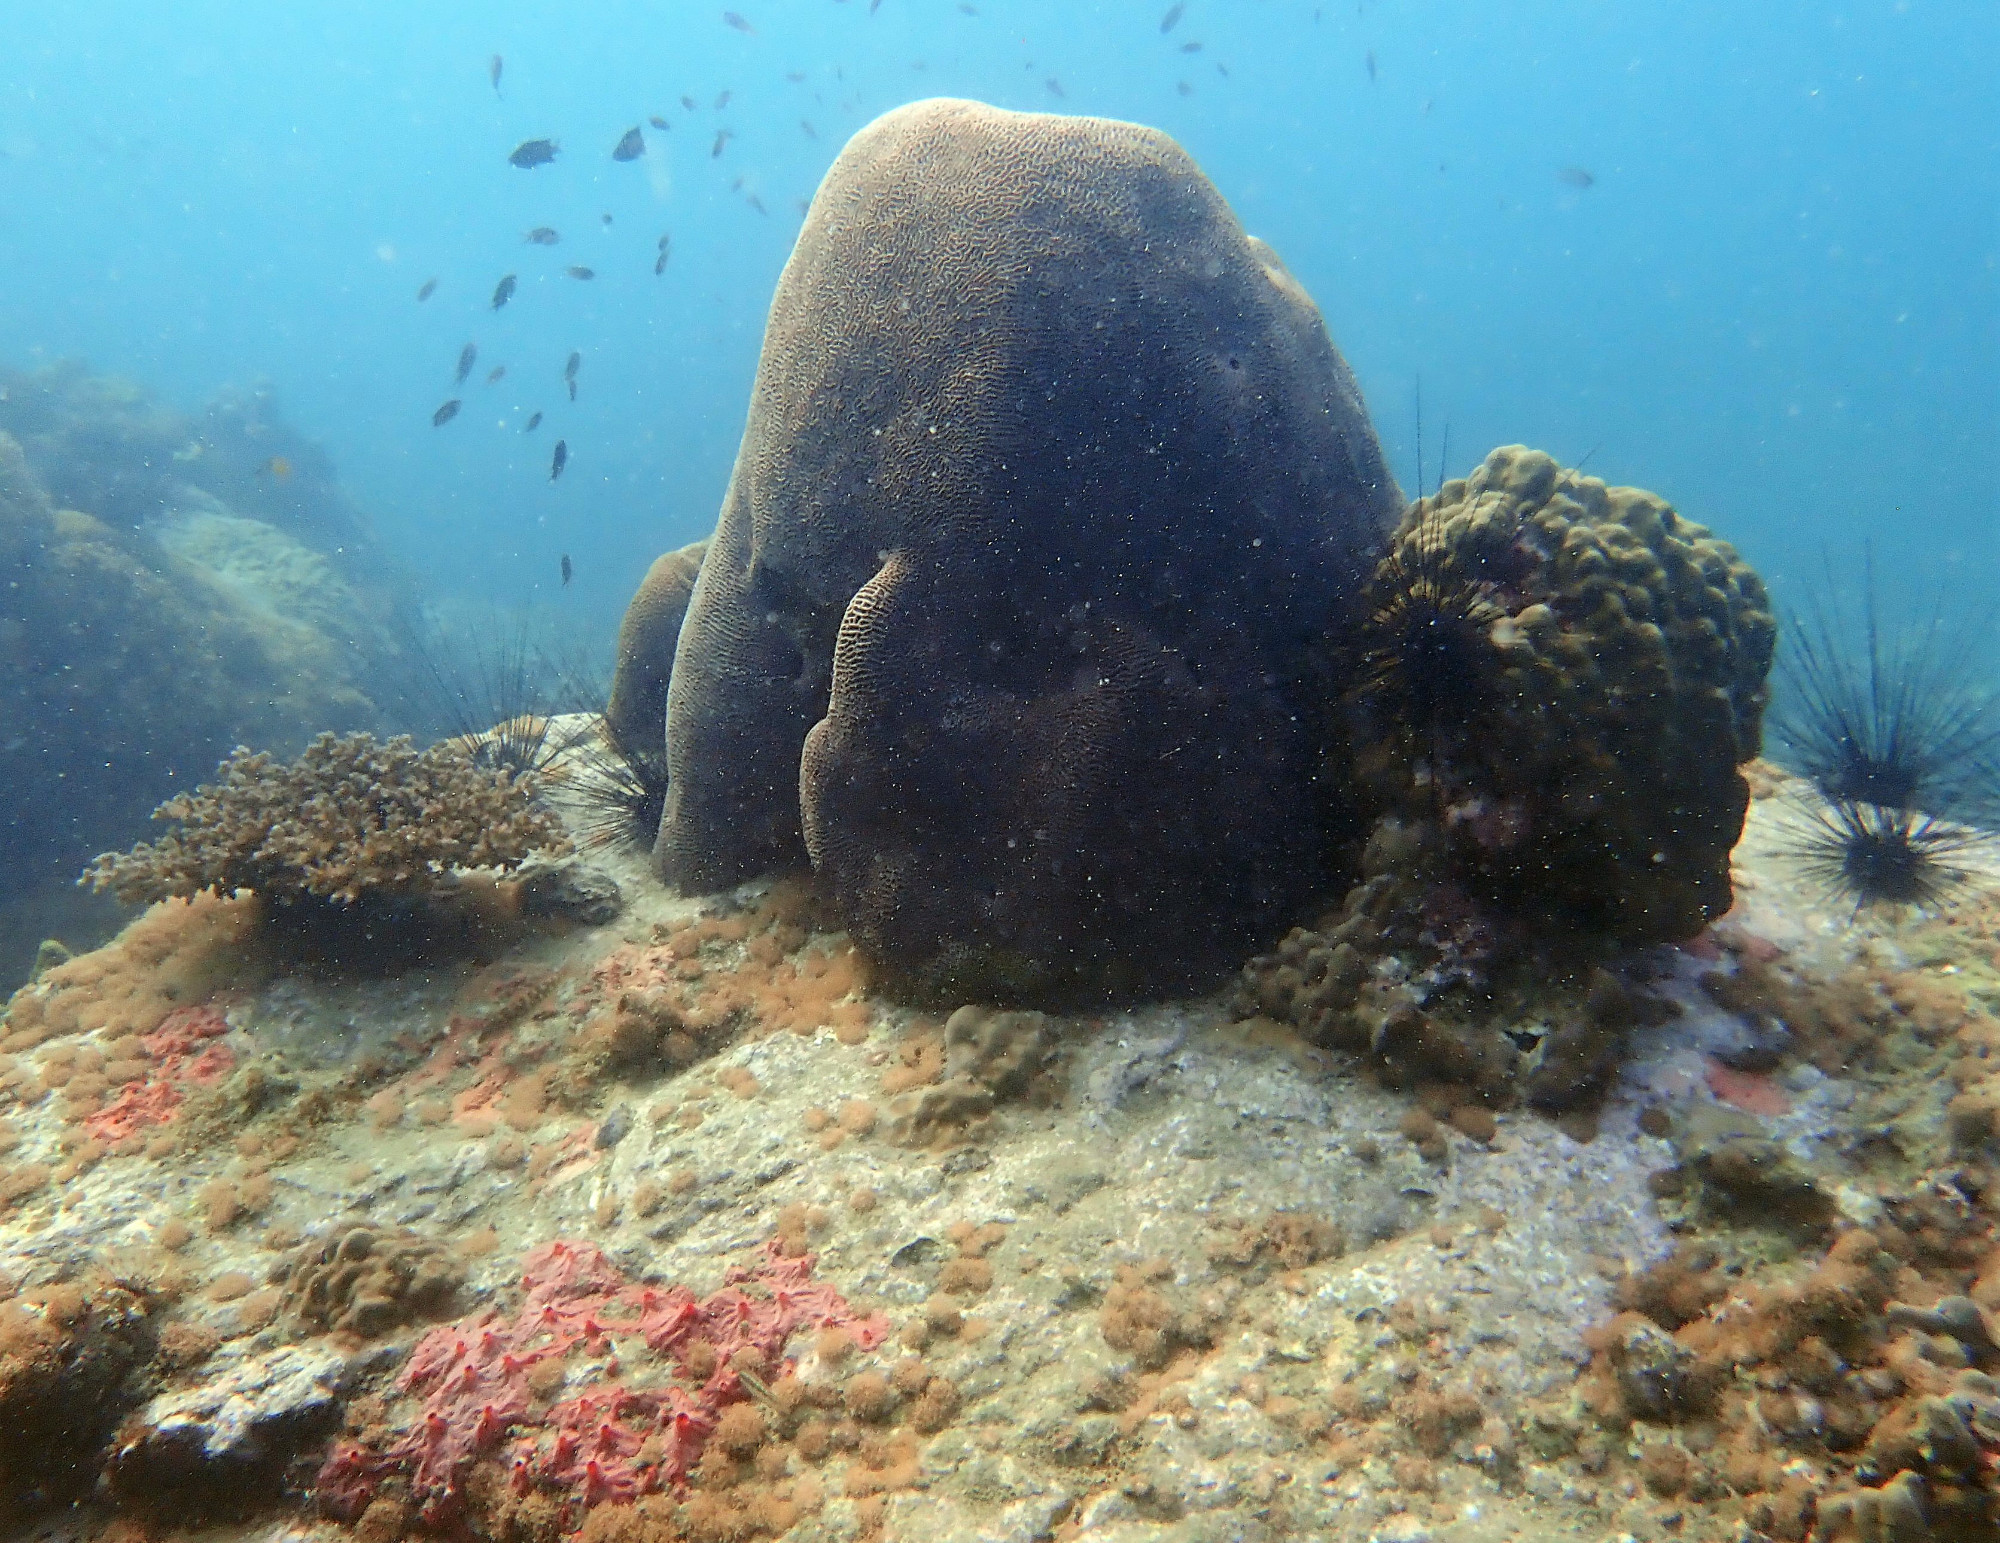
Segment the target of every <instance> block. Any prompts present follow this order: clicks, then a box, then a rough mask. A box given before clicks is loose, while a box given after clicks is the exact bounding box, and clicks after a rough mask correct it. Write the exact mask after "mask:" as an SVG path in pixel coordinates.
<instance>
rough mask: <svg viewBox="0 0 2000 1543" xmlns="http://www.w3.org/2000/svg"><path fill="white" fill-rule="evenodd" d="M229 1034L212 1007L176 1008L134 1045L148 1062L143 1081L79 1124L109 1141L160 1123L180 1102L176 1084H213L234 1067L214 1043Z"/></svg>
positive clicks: (225, 1048)
mask: <svg viewBox="0 0 2000 1543" xmlns="http://www.w3.org/2000/svg"><path fill="white" fill-rule="evenodd" d="M228 1032H229V1020H228V1019H226V1018H224V1017H223V1016H222V1014H221V1012H219V1011H218V1010H217V1009H215V1008H213V1007H181V1008H176V1009H175V1010H174V1011H173V1012H170V1013H168V1014H167V1016H166V1017H165V1018H162V1019H161V1020H160V1026H159V1027H158V1028H157V1029H155V1030H153V1032H152V1033H150V1034H148V1035H145V1036H144V1037H143V1038H142V1039H141V1040H140V1041H139V1043H140V1044H141V1045H143V1046H145V1049H146V1056H147V1059H148V1060H150V1061H151V1062H152V1063H153V1069H152V1072H151V1074H150V1075H149V1076H148V1077H147V1078H146V1079H145V1080H144V1081H143V1082H133V1083H128V1084H126V1086H125V1088H124V1090H123V1091H122V1092H121V1093H119V1095H118V1096H117V1097H116V1098H114V1099H113V1100H112V1101H111V1102H110V1103H108V1104H106V1105H105V1106H104V1107H103V1108H102V1109H100V1110H98V1111H97V1112H96V1113H95V1114H93V1115H91V1116H89V1117H88V1118H87V1119H86V1120H85V1121H84V1122H83V1128H84V1129H85V1130H86V1131H87V1132H89V1134H91V1135H92V1136H95V1137H96V1138H97V1139H98V1140H99V1141H102V1142H105V1143H107V1144H112V1145H115V1144H116V1143H118V1142H121V1141H124V1140H126V1139H127V1138H129V1137H132V1136H136V1135H137V1134H139V1132H141V1131H143V1130H144V1129H146V1127H147V1126H149V1125H164V1124H165V1123H166V1122H167V1121H168V1120H171V1119H172V1118H173V1117H174V1111H175V1110H177V1109H179V1108H180V1105H181V1098H182V1093H181V1086H182V1085H183V1084H186V1083H190V1082H193V1083H207V1082H214V1081H215V1080H216V1079H217V1078H218V1077H222V1076H225V1075H227V1074H228V1073H229V1071H230V1070H231V1069H232V1068H233V1067H234V1066H235V1065H236V1057H235V1055H234V1054H232V1053H231V1051H230V1049H229V1047H228V1046H227V1045H219V1044H214V1043H212V1041H214V1040H217V1039H220V1038H221V1037H222V1036H223V1035H224V1034H227V1033H228Z"/></svg>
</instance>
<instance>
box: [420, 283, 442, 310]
mask: <svg viewBox="0 0 2000 1543" xmlns="http://www.w3.org/2000/svg"><path fill="white" fill-rule="evenodd" d="M437 289H438V281H437V280H436V279H425V280H424V281H423V283H422V284H420V285H418V286H417V304H418V305H422V304H423V303H424V302H425V301H426V300H428V299H430V297H431V296H432V295H434V294H436V293H437Z"/></svg>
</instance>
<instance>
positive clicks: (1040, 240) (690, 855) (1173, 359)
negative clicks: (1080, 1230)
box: [642, 100, 1399, 998]
mask: <svg viewBox="0 0 2000 1543" xmlns="http://www.w3.org/2000/svg"><path fill="white" fill-rule="evenodd" d="M1398 497H1399V495H1398V493H1397V490H1396V487H1395V484H1394V481H1393V479H1392V478H1391V477H1390V475H1389V473H1388V471H1387V469H1386V468H1385V466H1384V465H1383V461H1382V457H1381V453H1380V449H1379V447H1378V445H1377V443H1376V440H1375V436H1374V432H1373V430H1372V428H1371V427H1370V425H1369V423H1368V419H1367V416H1366V412H1365V409H1364V407H1363V405H1362V402H1361V398H1360V394H1359V392H1358V390H1357V389H1356V387H1355V384H1354V380H1353V377H1352V375H1351V374H1350V373H1349V371H1348V369H1347V367H1346V365H1345V363H1344V362H1343V361H1342V360H1341V358H1340V355H1339V354H1338V353H1337V352H1336V350H1335V349H1334V347H1333V344H1332V341H1331V340H1330V339H1329V337H1328V336H1327V332H1326V329H1325V326H1324V325H1323V323H1322V322H1321V319H1320V316H1319V313H1318V312H1317V310H1315V308H1314V307H1313V305H1312V302H1311V300H1310V299H1309V298H1308V297H1307V295H1306V294H1305V292H1304V290H1303V289H1302V288H1301V287H1300V286H1299V284H1298V283H1297V282H1296V280H1294V279H1293V278H1292V277H1291V275H1290V274H1289V273H1288V272H1287V271H1286V270H1285V268H1284V267H1283V265H1282V264H1281V263H1280V262H1279V261H1278V260H1277V258H1276V257H1275V255H1274V254H1273V253H1272V252H1271V251H1270V249H1269V248H1268V247H1266V246H1264V245H1263V244H1262V243H1261V242H1258V241H1256V240H1254V239H1252V238H1250V237H1248V236H1246V235H1245V234H1244V232H1243V230H1242V228H1241V227H1240V226H1239V225H1238V223H1237V221H1236V219H1235V217H1234V216H1233V215H1232V214H1231V212H1230V211H1229V209H1228V207H1227V205H1226V204H1225V203H1224V202H1223V200H1222V198H1221V196H1220V194H1219V193H1218V192H1217V191H1216V190H1215V188H1214V187H1213V186H1212V185H1211V184H1210V183H1209V181H1208V180H1207V179H1206V178H1205V177H1204V176H1202V174H1201V172H1200V170H1199V168H1197V167H1196V166H1195V165H1194V163H1193V162H1192V160H1190V159H1189V157H1188V156H1187V154H1186V153H1185V152H1184V151H1183V150H1182V149H1181V148H1180V147H1179V146H1178V145H1176V144H1175V143H1174V142H1173V141H1172V140H1170V139H1169V138H1167V137H1166V136H1165V135H1163V134H1160V133H1158V132H1156V131H1153V130H1150V129H1146V128H1142V127H1139V126H1136V125H1131V124H1124V123H1117V122H1111V121H1107V120H1103V119H1094V118H1079V117H1060V116H1054V115H1047V114H1038V113H1013V112H1003V111H999V110H997V109H994V108H990V107H986V106H983V105H980V104H978V103H973V102H964V101H949V100H939V101H928V102H920V103H917V104H914V105H912V106H909V107H905V108H901V109H898V110H897V111H895V112H892V113H889V114H887V115H886V116H884V117H882V118H880V119H878V120H877V121H876V122H875V123H873V124H871V125H870V126H869V127H867V128H865V129H863V130H862V131H861V132H860V133H859V134H857V135H856V136H855V138H854V139H853V140H852V141H851V142H850V143H849V145H848V146H847V148H846V149H845V150H844V151H843V152H842V154H841V156H840V158H839V160H838V161H836V163H835V164H834V167H833V169H832V170H831V171H830V172H829V173H828V175H827V178H826V181H825V183H824V184H823V185H822V187H821V189H820V191H819V194H818V196H817V198H816V199H815V200H814V203H813V205H812V208H811V210H810V212H809V213H808V215H807V217H806V222H805V227H804V229H803V231H802V232H801V234H800V237H799V242H798V246H797V248H796V249H795V251H794V252H793V254H792V257H791V260H790V262H789V263H788V265H787V267H786V269H785V273H784V276H783V277H782V279H781V280H780V282H779V286H778V291H777V295H776V298H775V300H774V301H773V304H772V309H771V315H770V320H769V323H768V326H767V329H766V333H765V338H764V347H763V354H762V357H761V359H760V361H759V366H758V374H757V381H756V386H755V389H754V391H753V394H752V399H751V404H750V414H749V421H748V424H747V427H746V429H745V432H744V436H743V443H742V448H741V450H740V452H739V454H738V458H737V464H736V469H735V474H734V476H733V478H732V480H731V484H730V488H729V491H728V494H727V496H726V499H725V502H724V506H723V511H722V516H721V521H720V524H719V527H718V529H717V531H716V534H715V538H714V540H713V541H712V542H711V544H710V546H709V548H708V552H707V555H706V557H705V559H704V560H703V562H702V566H701V570H700V576H699V578H698V579H697V581H696V583H695V586H694V592H693V595H692V598H691V600H690V601H689V605H688V610H687V616H686V620H685V623H684V624H683V626H682V627H681V628H680V637H679V647H678V652H677V654H676V656H675V660H674V668H673V672H672V680H671V685H670V687H669V690H668V694H667V724H666V733H667V749H668V760H669V769H670V772H671V782H670V790H669V793H668V798H667V805H666V811H665V817H664V819H663V822H662V826H661V831H660V838H659V842H658V847H657V851H656V857H657V861H658V864H659V867H660V869H661V871H662V873H663V874H664V876H665V877H666V878H667V879H668V880H669V881H670V882H672V883H675V884H677V885H679V886H681V887H682V888H684V889H690V890H709V889H716V888H720V887H723V886H726V885H730V884H734V883H737V882H739V881H741V880H744V879H747V878H750V877H753V876H755V875H757V874H759V873H762V872H768V871H772V870H781V869H785V868H789V867H798V866H801V865H803V863H804V862H805V861H807V860H808V858H809V859H810V861H811V862H812V864H813V866H814V868H815V869H816V870H817V872H818V875H819V877H820V880H821V882H822V885H823V886H824V888H825V889H826V890H827V891H828V893H829V894H830V895H831V897H832V899H833V901H834V903H835V905H836V907H837V909H838V912H839V914H840V915H841V916H842V918H843V919H844V920H845V922H846V923H847V924H848V926H849V927H850V928H851V929H852V931H853V932H854V934H855V936H856V937H857V938H858V939H860V940H861V941H862V942H863V943H864V945H865V946H866V947H867V948H868V949H869V950H870V951H871V952H872V953H873V954H875V955H876V956H877V957H878V958H880V959H882V960H884V961H886V962H887V963H888V964H889V965H891V966H892V967H893V968H895V969H896V970H898V971H900V972H901V973H902V974H903V975H905V976H906V977H907V978H909V979H911V980H912V981H914V982H915V983H916V984H917V985H918V986H919V987H920V988H926V989H929V990H930V991H932V992H933V993H934V994H937V995H940V996H942V995H946V994H947V993H950V992H952V991H954V990H961V991H962V990H964V989H965V988H967V987H969V986H977V987H978V988H979V989H981V990H983V991H985V992H987V993H990V994H994V995H1003V996H1013V997H1017V998H1027V997H1035V996H1046V995H1057V994H1061V993H1062V992H1063V991H1065V990H1067V989H1072V988H1075V987H1079V986H1081V987H1087V988H1091V989H1105V988H1111V989H1117V988H1120V987H1125V988H1130V987H1133V986H1135V985H1137V984H1139V983H1141V982H1143V983H1145V984H1147V985H1152V986H1159V985H1163V984H1164V985H1171V984H1172V983H1173V982H1174V981H1175V980H1177V979H1181V980H1185V979H1195V978H1200V977H1202V976H1204V975H1210V974H1213V973H1215V972H1217V971H1219V970H1221V969H1224V968H1226V967H1227V965H1228V963H1229V962H1230V960H1231V959H1232V957H1240V954H1241V951H1242V949H1243V947H1244V946H1245V944H1246V943H1247V942H1249V941H1250V940H1251V939H1253V938H1255V937H1256V936H1257V935H1258V934H1260V933H1268V931H1269V930H1270V929H1272V928H1273V927H1274V926H1276V925H1279V924H1281V921H1282V918H1283V917H1284V916H1285V914H1286V913H1287V912H1288V911H1290V910H1293V909H1295V908H1296V907H1297V906H1298V905H1299V904H1300V903H1301V901H1302V899H1303V897H1305V896H1307V895H1309V894H1310V893H1311V892H1312V891H1313V890H1314V888H1315V887H1317V886H1318V885H1320V884H1322V883H1324V881H1325V878H1326V874H1325V872H1324V863H1323V861H1322V860H1321V858H1320V855H1319V854H1320V851H1321V849H1322V847H1323V846H1324V842H1323V841H1321V840H1320V839H1319V832H1318V830H1317V828H1316V827H1317V826H1318V825H1320V824H1322V823H1324V822H1325V821H1326V819H1327V818H1328V816H1327V815H1326V813H1325V806H1326V804H1327V802H1328V801H1327V800H1326V799H1325V798H1324V797H1322V796H1321V795H1320V794H1319V793H1318V792H1317V791H1316V774H1317V768H1318V756H1319V746H1320V744H1321V743H1322V738H1323V736H1321V735H1320V734H1319V733H1317V732H1316V723H1315V712H1316V709H1315V703H1314V695H1315V694H1314V693H1311V692H1309V691H1307V690H1305V689H1303V688H1302V686H1301V684H1300V682H1301V679H1302V677H1303V676H1304V674H1305V673H1306V671H1305V665H1304V657H1305V653H1306V649H1307V644H1308V642H1309V640H1311V639H1312V638H1314V637H1315V636H1317V635H1319V634H1321V633H1322V632H1324V631H1325V630H1326V629H1327V628H1329V627H1330V626H1334V625H1336V624H1337V623H1338V621H1339V619H1340V616H1341V612H1342V605H1343V602H1344V601H1346V600H1347V599H1348V598H1350V596H1351V591H1352V589H1353V587H1354V582H1353V580H1354V575H1355V574H1356V573H1357V572H1358V571H1360V570H1361V568H1362V567H1365V565H1366V564H1367V563H1368V562H1369V561H1370V560H1371V558H1372V554H1373V553H1374V552H1375V551H1376V550H1377V549H1378V547H1379V544H1380V542H1381V539H1382V536H1383V534H1384V532H1385V530H1386V529H1387V527H1388V525H1389V524H1390V523H1391V522H1392V521H1393V517H1394V511H1395V510H1396V508H1397V507H1398ZM643 598H644V597H643V596H642V599H643Z"/></svg>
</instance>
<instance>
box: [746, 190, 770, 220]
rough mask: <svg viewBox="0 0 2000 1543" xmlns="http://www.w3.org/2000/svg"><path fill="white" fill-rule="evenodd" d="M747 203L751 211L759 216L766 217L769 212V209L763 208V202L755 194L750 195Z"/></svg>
mask: <svg viewBox="0 0 2000 1543" xmlns="http://www.w3.org/2000/svg"><path fill="white" fill-rule="evenodd" d="M747 202H748V203H749V205H750V207H751V208H752V209H755V210H756V211H757V212H758V213H759V214H763V215H768V214H769V213H770V212H771V211H770V210H769V209H766V208H765V207H764V200H763V199H761V198H759V197H758V196H757V195H756V194H755V193H752V194H751V195H750V197H749V199H748V200H747Z"/></svg>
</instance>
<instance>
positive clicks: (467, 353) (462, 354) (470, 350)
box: [455, 343, 479, 386]
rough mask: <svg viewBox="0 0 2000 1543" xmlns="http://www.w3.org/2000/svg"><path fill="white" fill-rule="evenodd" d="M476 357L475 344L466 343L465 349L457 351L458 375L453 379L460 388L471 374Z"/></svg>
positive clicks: (476, 345)
mask: <svg viewBox="0 0 2000 1543" xmlns="http://www.w3.org/2000/svg"><path fill="white" fill-rule="evenodd" d="M478 357H479V345H478V344H477V343H467V344H466V345H465V347H463V348H461V349H460V350H459V351H458V374H457V376H456V377H455V379H456V380H457V382H458V384H459V385H461V386H462V385H464V384H465V377H466V376H468V375H470V374H471V373H472V365H473V361H474V360H476V359H478Z"/></svg>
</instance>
